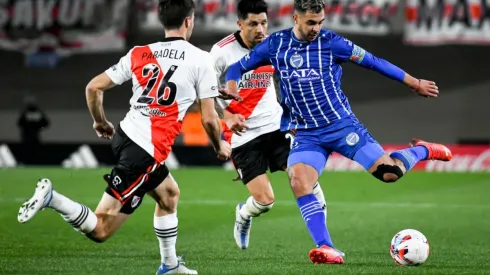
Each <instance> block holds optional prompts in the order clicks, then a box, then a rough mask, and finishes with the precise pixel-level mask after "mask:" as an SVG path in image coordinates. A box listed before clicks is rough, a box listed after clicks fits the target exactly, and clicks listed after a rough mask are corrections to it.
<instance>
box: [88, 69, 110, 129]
mask: <svg viewBox="0 0 490 275" xmlns="http://www.w3.org/2000/svg"><path fill="white" fill-rule="evenodd" d="M115 85H116V84H115V83H114V82H112V80H111V79H110V78H109V76H108V75H107V74H106V73H105V72H104V73H101V74H99V75H98V76H96V77H94V78H93V79H92V80H90V82H89V83H88V85H87V87H86V88H85V97H86V99H87V105H88V109H89V111H90V114H91V115H92V118H93V119H94V122H97V123H102V122H104V121H106V120H107V119H106V117H105V114H104V108H103V106H102V103H103V98H104V91H105V90H108V89H110V88H112V87H114V86H115Z"/></svg>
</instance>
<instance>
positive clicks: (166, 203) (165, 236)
mask: <svg viewBox="0 0 490 275" xmlns="http://www.w3.org/2000/svg"><path fill="white" fill-rule="evenodd" d="M148 195H149V196H151V197H152V198H153V199H154V200H155V201H156V207H155V215H154V217H153V226H154V229H155V234H156V235H157V238H158V242H159V246H160V255H161V265H160V268H159V269H158V271H157V273H156V274H197V271H195V270H192V269H189V268H187V267H185V265H184V262H183V261H182V259H181V258H179V257H177V253H176V250H175V244H176V243H177V231H178V223H179V220H178V218H177V203H178V201H179V196H180V190H179V186H178V185H177V182H175V180H174V178H173V177H172V175H170V174H168V176H167V177H166V178H165V180H164V181H163V182H162V184H160V185H158V187H156V188H155V189H153V190H152V191H150V192H148Z"/></svg>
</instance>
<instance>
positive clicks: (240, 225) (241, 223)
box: [233, 203, 252, 249]
mask: <svg viewBox="0 0 490 275" xmlns="http://www.w3.org/2000/svg"><path fill="white" fill-rule="evenodd" d="M244 205H245V204H243V203H240V204H238V205H237V206H236V209H235V227H234V228H233V236H234V237H235V242H236V244H237V245H238V247H239V248H241V249H246V248H248V242H249V239H250V229H251V228H252V219H251V218H250V220H248V221H247V220H244V219H243V218H242V216H241V215H240V208H242V207H243V206H244Z"/></svg>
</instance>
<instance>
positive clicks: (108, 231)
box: [18, 0, 231, 274]
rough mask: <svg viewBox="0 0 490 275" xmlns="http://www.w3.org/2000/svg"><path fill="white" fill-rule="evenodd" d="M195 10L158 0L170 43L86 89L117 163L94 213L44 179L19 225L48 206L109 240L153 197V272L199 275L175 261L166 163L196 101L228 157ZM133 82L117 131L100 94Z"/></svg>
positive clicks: (186, 1)
mask: <svg viewBox="0 0 490 275" xmlns="http://www.w3.org/2000/svg"><path fill="white" fill-rule="evenodd" d="M194 9H195V4H194V2H193V0H160V2H159V6H158V15H159V18H160V21H161V22H162V25H163V27H164V29H165V37H166V38H165V39H163V40H162V41H160V42H157V43H153V44H149V45H146V46H136V47H134V48H132V49H131V50H130V51H129V52H128V54H126V55H125V56H123V57H122V58H121V59H120V61H119V63H117V64H116V65H114V66H112V67H111V68H109V69H107V70H106V71H105V72H104V73H102V74H100V75H98V76H96V77H95V78H94V79H92V80H91V81H90V83H89V84H88V86H87V89H86V96H87V103H88V107H89V110H90V113H91V115H92V117H93V119H94V125H93V127H94V129H95V131H96V133H97V135H98V136H99V137H101V138H105V139H111V140H112V149H113V151H114V154H115V155H116V157H117V159H118V161H117V164H116V166H115V167H114V168H113V169H112V171H111V174H107V175H105V176H104V179H105V180H106V182H107V184H108V187H107V189H106V190H105V193H104V194H103V197H102V199H101V200H100V202H99V205H98V206H97V209H96V210H95V211H92V210H90V209H89V208H88V207H87V206H85V205H82V204H80V203H77V202H75V201H73V200H71V199H69V198H67V197H65V196H63V195H62V194H60V193H58V192H56V191H55V190H54V189H53V186H52V184H51V181H50V180H49V179H41V180H39V182H38V184H37V188H36V190H35V193H34V196H33V197H32V198H31V199H29V200H28V201H27V202H26V203H24V204H23V205H22V206H21V208H20V210H19V215H18V220H19V222H21V223H25V222H27V221H29V220H30V219H31V218H32V217H33V216H34V215H35V214H36V213H38V211H39V210H41V209H44V208H51V209H53V210H55V211H56V212H58V213H60V214H61V216H62V217H63V219H64V220H65V221H66V222H68V223H69V224H70V225H71V226H73V228H74V229H75V230H77V231H80V232H81V233H83V234H84V235H86V236H87V237H88V238H90V239H91V240H93V241H95V242H104V241H106V240H107V239H108V238H109V237H111V236H112V235H113V234H114V233H115V232H116V231H117V230H118V229H119V228H120V226H121V225H122V224H123V223H124V222H125V221H126V219H127V218H128V217H129V215H130V214H132V213H133V212H134V211H135V209H136V208H137V207H138V206H139V205H140V204H141V202H142V199H143V197H144V195H145V194H148V195H149V196H150V197H152V198H153V199H154V200H155V201H156V207H155V215H154V221H153V224H154V228H155V233H156V235H157V238H158V241H159V244H160V254H161V265H160V267H159V269H158V270H157V273H156V274H197V271H195V270H192V269H189V268H187V267H186V266H184V265H183V263H182V262H181V260H180V259H179V258H178V257H177V255H176V251H175V244H176V240H177V226H178V219H177V213H176V212H177V202H178V199H179V192H180V191H179V187H178V185H177V183H176V182H175V180H174V178H173V177H172V176H171V175H170V173H169V171H168V169H167V167H166V166H165V160H166V158H167V157H168V155H169V153H170V151H171V146H172V145H173V143H174V140H175V138H176V137H177V135H178V134H179V133H180V128H181V124H182V119H183V117H184V115H185V113H186V111H187V109H188V108H189V106H190V105H191V104H192V103H193V102H194V101H195V100H196V99H198V100H199V103H200V107H201V113H202V123H203V126H204V128H205V129H206V132H207V134H208V136H209V138H210V140H211V142H212V144H213V146H214V149H215V151H216V153H217V154H218V157H220V158H221V159H228V158H229V156H230V152H231V148H230V145H229V144H228V143H226V142H225V141H222V140H221V124H220V121H219V117H218V114H217V113H216V110H215V97H217V96H218V95H219V93H218V87H217V81H216V77H215V72H214V69H213V66H212V58H211V56H210V54H209V53H208V52H205V51H202V50H200V49H198V48H196V47H194V46H193V45H191V44H190V43H189V42H187V40H188V39H189V38H190V36H191V34H192V29H193V26H194ZM128 80H132V83H133V96H132V97H131V100H130V104H131V107H130V110H129V112H128V113H127V115H126V117H125V118H124V119H123V120H122V121H121V122H120V124H119V125H118V126H117V127H116V128H115V129H114V127H113V125H112V124H111V123H110V122H109V121H108V120H107V119H106V117H105V115H104V110H103V106H102V99H103V92H104V91H105V90H107V89H110V88H111V87H114V86H115V85H120V84H122V83H124V82H126V81H128Z"/></svg>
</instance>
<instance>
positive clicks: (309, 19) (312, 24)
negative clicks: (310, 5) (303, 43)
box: [293, 10, 325, 41]
mask: <svg viewBox="0 0 490 275" xmlns="http://www.w3.org/2000/svg"><path fill="white" fill-rule="evenodd" d="M293 19H294V23H295V24H296V28H297V30H298V32H299V33H300V35H301V36H302V37H298V38H299V39H302V40H307V41H313V40H315V39H316V37H317V36H318V34H319V33H320V30H321V29H322V25H323V21H324V20H325V11H323V10H322V11H321V12H319V13H312V12H310V11H307V12H305V13H301V12H295V13H294V15H293Z"/></svg>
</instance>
